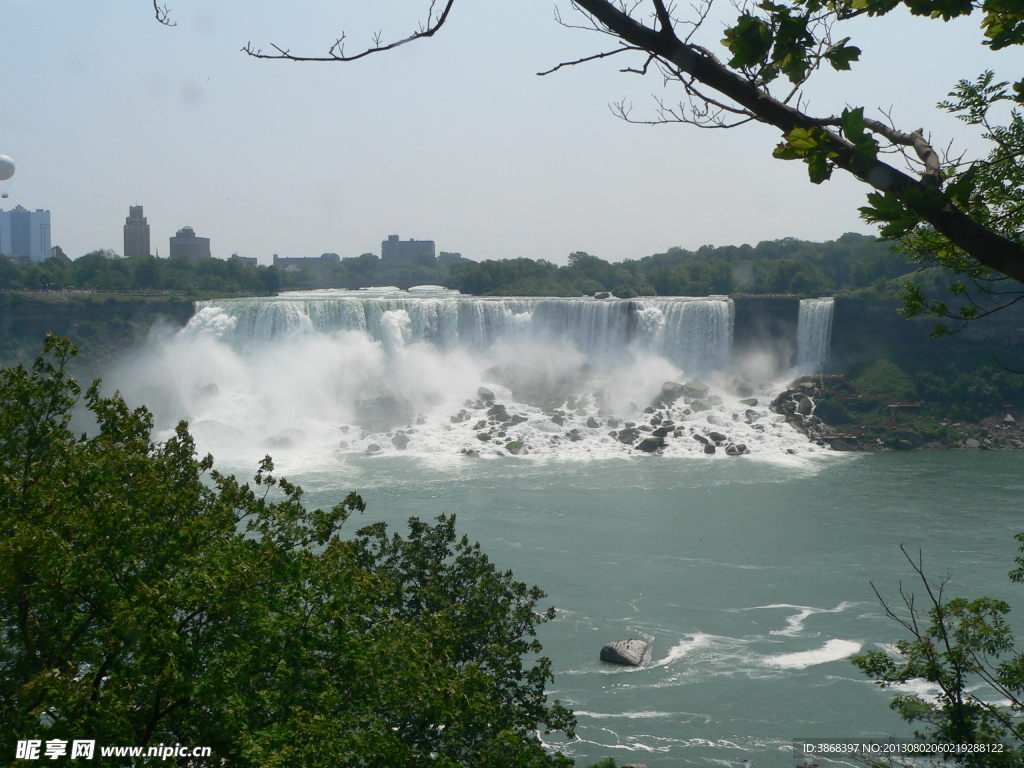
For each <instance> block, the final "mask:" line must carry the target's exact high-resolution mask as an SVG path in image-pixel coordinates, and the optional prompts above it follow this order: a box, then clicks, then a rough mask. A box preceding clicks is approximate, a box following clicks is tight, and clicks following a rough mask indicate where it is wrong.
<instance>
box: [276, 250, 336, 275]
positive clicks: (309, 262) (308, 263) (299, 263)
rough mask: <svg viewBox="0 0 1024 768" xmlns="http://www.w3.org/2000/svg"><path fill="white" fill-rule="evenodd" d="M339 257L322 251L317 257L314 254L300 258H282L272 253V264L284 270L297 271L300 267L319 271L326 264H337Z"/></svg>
mask: <svg viewBox="0 0 1024 768" xmlns="http://www.w3.org/2000/svg"><path fill="white" fill-rule="evenodd" d="M340 262H341V257H340V256H339V255H338V254H336V253H324V254H321V255H320V257H319V258H317V257H315V256H310V257H308V258H307V257H301V258H282V257H280V256H278V255H277V254H276V253H275V254H274V266H275V267H277V268H278V269H280V270H282V271H284V272H298V271H299V270H300V269H308V270H313V271H315V272H319V271H320V270H322V269H323V268H324V267H326V266H327V265H328V264H338V263H340Z"/></svg>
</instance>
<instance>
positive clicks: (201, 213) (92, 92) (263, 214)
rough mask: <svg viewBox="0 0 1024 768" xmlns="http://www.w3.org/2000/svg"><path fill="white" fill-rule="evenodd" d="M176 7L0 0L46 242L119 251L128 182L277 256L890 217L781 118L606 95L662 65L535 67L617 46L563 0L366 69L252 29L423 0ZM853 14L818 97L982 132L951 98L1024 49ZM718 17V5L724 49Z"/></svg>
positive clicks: (471, 15)
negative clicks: (740, 117)
mask: <svg viewBox="0 0 1024 768" xmlns="http://www.w3.org/2000/svg"><path fill="white" fill-rule="evenodd" d="M721 1H722V0H719V2H721ZM168 3H169V4H170V6H171V10H172V14H173V17H174V19H175V20H176V21H177V26H176V27H173V28H168V27H164V26H161V25H159V24H157V23H156V21H155V20H154V19H153V13H152V8H151V5H150V3H149V2H148V0H90V2H88V3H84V2H78V3H68V2H61V1H59V0H0V51H3V54H2V56H3V58H2V71H3V77H2V80H0V98H2V102H0V103H2V105H3V108H2V110H0V154H8V155H11V156H12V157H13V158H14V159H15V161H16V163H17V166H18V170H17V173H16V175H15V177H14V179H12V181H11V182H10V183H9V192H10V198H9V199H8V200H6V201H4V203H5V207H7V208H10V207H13V206H14V205H16V204H22V205H24V206H25V207H27V208H30V209H35V208H47V209H49V210H50V211H51V212H52V242H53V244H54V245H60V246H61V247H62V248H63V249H64V250H65V252H67V253H68V255H70V256H72V257H77V256H80V255H81V254H83V253H86V252H88V251H90V250H94V249H97V248H111V249H113V250H115V251H117V252H121V250H122V243H123V241H122V226H123V224H124V217H125V216H127V214H128V206H129V205H132V204H135V203H139V204H142V205H144V206H145V213H146V215H147V216H148V218H149V223H150V226H151V231H152V244H153V247H154V249H157V248H159V252H160V254H161V255H164V256H166V255H167V252H168V244H167V243H168V240H167V239H168V237H170V236H171V235H173V234H174V232H175V230H177V229H179V228H181V227H183V226H185V225H190V226H192V227H193V228H194V229H195V231H196V233H197V234H198V235H200V236H205V237H210V238H211V239H212V243H211V246H212V251H213V254H214V256H219V257H222V258H224V257H227V256H229V255H230V254H231V253H233V252H237V253H239V254H241V255H243V256H256V257H258V258H259V260H260V262H261V263H269V261H270V257H271V254H273V253H278V254H280V255H282V256H317V255H319V254H320V253H322V252H325V251H333V252H336V253H339V254H340V255H341V256H343V257H347V256H357V255H359V254H360V253H364V252H368V251H369V252H374V253H378V254H379V253H380V241H381V240H382V239H384V238H385V237H386V236H387V235H389V234H399V235H400V236H401V237H402V238H403V239H405V238H409V237H415V238H417V239H432V240H435V241H436V243H437V247H438V250H444V251H458V252H461V253H462V254H463V255H464V256H466V257H468V258H473V259H478V260H481V259H488V258H506V257H520V256H527V257H530V258H547V259H550V260H552V261H556V262H559V263H564V261H565V258H566V256H567V255H568V254H569V253H570V252H572V251H576V250H584V251H588V252H589V253H592V254H595V255H598V256H601V257H603V258H606V259H611V260H618V259H623V258H639V257H642V256H646V255H648V254H651V253H655V252H659V251H664V250H665V249H667V248H669V247H671V246H674V245H679V246H683V247H685V248H696V247H699V246H700V245H703V244H706V243H710V244H714V245H725V244H739V243H743V242H750V243H756V242H758V241H761V240H770V239H775V238H780V237H786V236H795V237H800V238H806V239H812V240H825V239H831V238H834V237H837V236H839V235H841V234H842V233H843V232H847V231H860V232H871V231H872V230H871V228H870V227H868V226H867V225H865V224H864V223H862V222H861V221H860V220H859V219H858V217H857V207H858V206H860V205H863V204H864V193H865V192H866V189H865V188H864V187H863V186H862V185H860V184H859V183H857V182H855V181H852V180H850V179H848V178H846V177H845V176H844V175H843V174H840V173H837V174H836V178H834V179H833V180H832V181H831V182H827V183H825V184H824V185H822V186H821V187H816V186H814V185H812V184H810V183H809V182H808V181H807V175H806V171H805V167H804V166H803V165H802V164H799V163H793V162H790V163H786V162H783V161H778V160H773V159H772V157H771V150H772V148H773V147H774V145H775V144H776V143H777V142H778V138H779V137H778V135H777V132H776V131H775V130H774V129H769V128H765V127H762V126H755V127H746V128H741V129H738V130H735V131H702V130H699V129H696V128H693V127H690V126H679V125H677V126H659V127H653V128H652V127H644V126H634V125H628V124H626V123H624V122H623V121H621V120H619V119H617V118H615V117H614V116H613V115H612V114H611V112H610V111H609V108H608V104H609V103H610V102H613V101H618V100H620V99H623V98H625V99H627V100H630V101H632V102H633V104H634V107H635V114H636V115H637V116H644V115H650V114H651V107H652V105H653V99H652V95H653V94H657V95H661V96H664V97H665V98H667V99H669V100H672V99H673V92H672V91H666V90H664V89H663V88H662V84H661V80H660V78H659V77H657V76H649V77H647V78H640V77H637V76H635V75H626V74H620V73H619V72H618V69H619V68H620V67H621V66H623V65H624V60H622V61H620V60H617V59H615V58H613V59H611V60H606V61H602V62H597V63H593V64H589V65H585V66H580V67H574V68H571V69H568V70H563V71H561V72H559V73H556V74H554V75H549V76H547V77H537V76H536V72H538V71H540V70H543V69H548V68H549V67H551V66H552V65H554V64H556V63H558V62H559V61H562V60H565V59H569V58H573V57H577V56H583V55H588V54H591V53H596V52H598V51H600V50H602V46H603V45H604V46H607V43H608V41H607V40H606V39H604V38H602V37H600V36H598V35H595V34H592V33H586V32H581V31H577V30H569V29H565V28H563V27H561V26H559V25H558V24H556V23H555V21H554V5H553V4H552V3H551V2H550V1H549V0H520V1H519V2H516V3H500V2H494V0H459V2H457V3H456V5H455V9H454V11H453V15H452V17H451V20H450V22H449V24H448V25H447V26H446V27H445V28H444V29H443V30H442V31H441V32H440V33H439V34H438V36H436V37H435V38H434V39H433V40H422V41H418V42H416V43H413V44H411V45H408V46H405V47H403V48H400V49H398V50H395V51H392V52H390V53H381V54H374V55H373V56H370V57H368V58H367V59H364V60H362V61H360V62H356V63H350V64H297V63H292V62H268V61H257V60H254V59H251V58H249V57H247V56H245V55H244V54H243V53H241V52H240V51H239V49H240V48H241V47H242V46H243V45H244V44H245V43H246V42H247V41H250V40H251V41H252V42H253V43H254V44H255V45H259V46H263V47H269V44H270V43H271V42H277V43H279V44H282V45H287V46H290V47H291V48H292V49H293V50H294V51H296V52H307V53H321V52H322V51H323V50H325V49H326V47H327V46H328V45H329V44H330V42H332V41H333V40H334V39H335V38H336V37H337V36H339V35H340V34H341V33H342V32H343V31H344V32H346V33H347V35H348V39H349V40H350V41H351V42H350V44H349V50H350V51H353V50H355V49H356V48H358V47H359V46H360V44H367V43H369V41H370V39H371V36H372V35H373V33H374V32H376V31H378V30H380V31H382V32H383V33H384V36H385V38H394V37H400V36H404V35H405V34H407V33H408V32H410V31H411V30H412V29H413V28H414V27H415V26H416V24H417V23H418V20H419V19H420V18H421V17H422V16H423V14H424V12H425V8H426V7H427V5H428V2H427V0H374V2H372V3H368V2H365V0H363V1H362V2H356V0H308V1H306V0H295V2H289V3H283V2H270V0H168ZM560 7H561V10H562V13H563V15H564V16H565V17H567V18H568V17H570V16H571V14H572V11H571V9H570V8H569V5H568V3H567V2H562V3H560ZM843 34H844V35H845V34H851V35H853V37H854V40H853V42H854V44H857V45H859V46H860V47H861V48H862V49H863V50H864V56H863V57H862V62H861V63H860V64H859V65H855V68H854V71H853V73H842V74H835V73H831V72H830V73H823V74H822V75H821V77H820V78H819V79H818V80H816V81H812V86H811V88H809V89H808V91H807V98H808V99H809V101H810V105H811V106H810V111H811V112H812V113H814V114H827V113H837V112H839V111H840V110H841V109H842V108H843V107H844V106H845V105H847V104H850V105H859V104H864V105H866V106H868V107H869V108H876V107H881V108H884V109H887V110H888V109H890V108H891V110H892V115H893V118H894V119H895V120H896V122H897V124H898V125H899V126H900V127H903V128H905V129H906V130H912V129H914V128H919V127H922V126H924V127H925V128H926V129H927V130H930V131H932V132H933V135H934V137H935V139H936V143H937V144H942V145H945V144H946V143H947V142H948V141H949V140H950V139H954V138H955V139H956V145H955V146H958V147H961V148H964V149H968V150H970V149H977V148H978V147H979V146H981V145H980V144H979V143H978V141H977V138H976V134H975V133H974V132H972V131H971V130H970V129H968V128H966V127H964V126H961V125H960V124H959V123H958V122H957V121H956V120H954V119H952V118H950V117H949V116H947V115H945V114H943V113H939V112H937V111H936V110H935V109H934V104H935V103H936V102H937V101H939V100H941V99H943V98H944V97H945V96H946V94H947V93H948V91H949V90H950V88H951V87H952V86H953V85H954V84H955V82H956V81H957V80H958V79H960V78H964V77H968V78H973V77H975V76H976V75H977V74H978V73H980V72H981V71H982V70H983V69H985V68H995V69H996V70H997V73H999V74H1001V75H1002V76H1003V78H1004V79H1010V78H1011V77H1013V78H1019V77H1020V75H1021V70H1022V69H1024V66H1022V64H1024V61H1022V54H1021V52H1020V51H1019V50H1016V51H1011V52H1008V53H1007V52H1002V53H998V54H994V53H991V52H990V51H988V50H987V49H985V48H983V47H982V46H981V45H980V44H979V42H980V39H981V34H980V32H979V31H978V30H977V25H976V23H974V22H966V23H962V24H942V23H938V22H930V21H926V20H920V19H910V18H909V17H905V16H900V17H897V16H893V17H892V18H886V19H883V20H872V21H867V22H863V23H861V22H858V24H857V26H856V27H853V28H851V30H850V31H848V32H844V33H843ZM720 38H721V24H709V35H708V37H707V44H708V45H713V46H715V47H718V43H717V41H718V40H719V39H720ZM721 50H723V51H724V49H721ZM876 114H877V113H876Z"/></svg>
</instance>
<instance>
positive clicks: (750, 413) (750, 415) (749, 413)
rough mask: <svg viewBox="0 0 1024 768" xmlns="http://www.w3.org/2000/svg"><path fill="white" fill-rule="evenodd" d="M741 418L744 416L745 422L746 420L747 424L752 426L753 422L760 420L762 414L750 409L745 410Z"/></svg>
mask: <svg viewBox="0 0 1024 768" xmlns="http://www.w3.org/2000/svg"><path fill="white" fill-rule="evenodd" d="M743 416H744V418H746V420H747V424H753V423H754V422H755V421H757V420H758V419H760V418H761V417H762V416H764V414H763V413H758V412H757V411H755V410H752V409H750V408H747V410H746V412H745V413H744V414H743Z"/></svg>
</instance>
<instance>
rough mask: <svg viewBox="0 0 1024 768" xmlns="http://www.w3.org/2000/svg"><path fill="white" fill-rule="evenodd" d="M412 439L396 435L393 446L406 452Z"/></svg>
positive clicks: (392, 441) (392, 439)
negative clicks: (406, 447)
mask: <svg viewBox="0 0 1024 768" xmlns="http://www.w3.org/2000/svg"><path fill="white" fill-rule="evenodd" d="M410 439H411V438H410V437H409V436H408V435H395V436H394V437H392V438H391V444H392V445H393V446H395V448H397V449H398V450H400V451H404V450H405V446H407V445H408V444H409V440H410Z"/></svg>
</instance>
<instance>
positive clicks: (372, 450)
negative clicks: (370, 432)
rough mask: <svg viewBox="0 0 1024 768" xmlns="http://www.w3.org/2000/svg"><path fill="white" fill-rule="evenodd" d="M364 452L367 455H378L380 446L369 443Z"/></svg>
mask: <svg viewBox="0 0 1024 768" xmlns="http://www.w3.org/2000/svg"><path fill="white" fill-rule="evenodd" d="M366 452H367V453H378V452H380V446H379V445H377V444H376V443H370V444H369V445H368V446H366Z"/></svg>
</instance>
